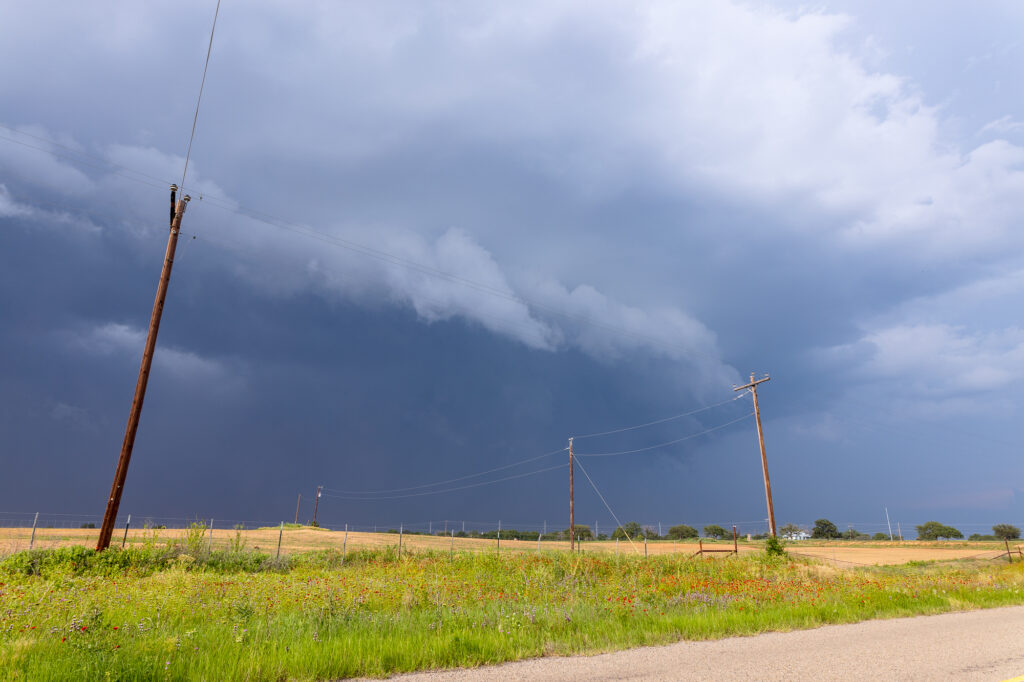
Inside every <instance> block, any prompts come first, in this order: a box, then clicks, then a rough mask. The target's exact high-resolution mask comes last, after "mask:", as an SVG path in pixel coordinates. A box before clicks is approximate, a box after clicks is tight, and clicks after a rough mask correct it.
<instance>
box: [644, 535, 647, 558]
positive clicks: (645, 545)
mask: <svg viewBox="0 0 1024 682" xmlns="http://www.w3.org/2000/svg"><path fill="white" fill-rule="evenodd" d="M644 558H645V559H646V558H647V536H646V535H644Z"/></svg>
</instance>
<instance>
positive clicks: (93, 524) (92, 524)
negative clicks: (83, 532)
mask: <svg viewBox="0 0 1024 682" xmlns="http://www.w3.org/2000/svg"><path fill="white" fill-rule="evenodd" d="M80 527H81V528H95V527H96V524H95V523H83V524H82V525H81V526H80Z"/></svg>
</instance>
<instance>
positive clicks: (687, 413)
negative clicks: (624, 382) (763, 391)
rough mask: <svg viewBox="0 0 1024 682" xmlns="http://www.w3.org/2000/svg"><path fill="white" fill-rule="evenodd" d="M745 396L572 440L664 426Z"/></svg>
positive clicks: (576, 437) (743, 394) (740, 395)
mask: <svg viewBox="0 0 1024 682" xmlns="http://www.w3.org/2000/svg"><path fill="white" fill-rule="evenodd" d="M745 395H746V394H745V393H741V394H739V395H738V396H736V397H734V398H729V399H728V400H723V401H722V402H720V403H715V404H714V405H706V406H704V407H700V408H697V409H696V410H691V411H690V412H683V413H682V414H677V415H674V416H672V417H665V418H664V419H658V420H656V421H653V422H647V423H646V424H637V425H636V426H627V427H624V428H621V429H614V430H612V431H602V432H600V433H588V434H586V435H583V436H573V439H574V440H580V439H583V438H596V437H598V436H609V435H611V434H613V433H622V432H623V431H634V430H636V429H643V428H646V427H648V426H655V425H657V424H664V423H665V422H670V421H673V420H675V419H682V418H683V417H689V416H691V415H695V414H699V413H701V412H706V411H707V410H711V409H714V408H716V407H721V406H722V405H725V404H727V403H731V402H733V401H736V400H739V399H740V398H742V397H744V396H745Z"/></svg>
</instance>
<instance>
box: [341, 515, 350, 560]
mask: <svg viewBox="0 0 1024 682" xmlns="http://www.w3.org/2000/svg"><path fill="white" fill-rule="evenodd" d="M346 554H348V524H347V523H346V524H345V539H344V540H343V541H342V543H341V565H342V566H344V565H345V555H346Z"/></svg>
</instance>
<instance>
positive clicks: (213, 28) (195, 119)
mask: <svg viewBox="0 0 1024 682" xmlns="http://www.w3.org/2000/svg"><path fill="white" fill-rule="evenodd" d="M218 16H220V0H217V9H215V10H214V12H213V26H211V27H210V42H209V44H207V46H206V62H205V63H204V64H203V80H202V82H200V84H199V96H198V97H197V98H196V113H195V115H194V116H193V117H192V133H191V134H190V135H189V136H188V150H187V151H186V152H185V168H184V169H183V170H182V171H181V192H182V193H183V194H184V192H185V175H186V174H187V173H188V160H189V158H190V157H191V156H192V140H194V139H195V136H196V123H198V122H199V105H200V103H202V101H203V88H205V87H206V70H207V69H208V68H210V53H211V52H212V51H213V32H214V31H216V30H217V17H218Z"/></svg>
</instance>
